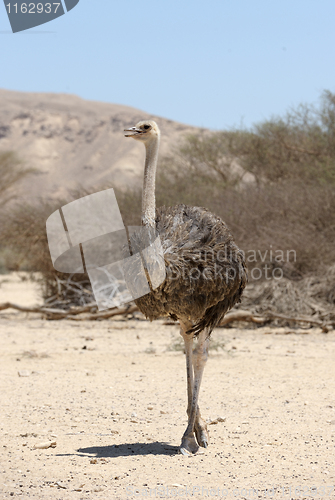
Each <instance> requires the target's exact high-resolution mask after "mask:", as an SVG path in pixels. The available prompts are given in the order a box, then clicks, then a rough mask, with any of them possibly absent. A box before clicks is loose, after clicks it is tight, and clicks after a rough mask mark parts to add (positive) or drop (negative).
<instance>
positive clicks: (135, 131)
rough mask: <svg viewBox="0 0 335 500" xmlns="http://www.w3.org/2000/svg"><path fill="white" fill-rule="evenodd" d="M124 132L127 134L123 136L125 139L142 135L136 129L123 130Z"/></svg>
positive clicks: (141, 132) (141, 131)
mask: <svg viewBox="0 0 335 500" xmlns="http://www.w3.org/2000/svg"><path fill="white" fill-rule="evenodd" d="M124 132H129V133H128V134H125V135H124V136H125V137H136V136H137V135H140V134H143V130H141V129H139V128H136V127H131V128H125V129H124Z"/></svg>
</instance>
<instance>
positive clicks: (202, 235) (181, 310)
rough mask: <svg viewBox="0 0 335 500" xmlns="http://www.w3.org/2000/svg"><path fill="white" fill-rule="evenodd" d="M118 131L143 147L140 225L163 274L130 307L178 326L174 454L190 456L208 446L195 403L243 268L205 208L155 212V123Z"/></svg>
mask: <svg viewBox="0 0 335 500" xmlns="http://www.w3.org/2000/svg"><path fill="white" fill-rule="evenodd" d="M124 132H125V137H131V138H132V139H135V140H136V141H139V142H141V143H143V144H144V146H145V150H146V156H145V166H144V181H143V192H142V215H141V225H142V226H144V227H145V228H147V229H148V230H154V231H155V233H156V234H158V236H159V238H160V242H161V246H162V251H163V257H164V265H165V272H166V274H165V279H164V281H163V282H162V283H161V284H160V285H159V286H158V287H157V288H156V289H152V288H151V289H150V292H149V293H146V295H143V296H142V297H139V298H137V299H136V300H135V303H136V305H137V307H138V308H139V310H140V311H141V312H142V313H143V314H144V316H145V317H146V318H148V319H150V320H151V321H152V320H155V319H158V318H160V317H164V316H169V317H171V318H172V319H173V320H174V321H177V320H178V321H179V325H180V334H181V336H182V338H183V340H184V345H185V349H184V351H185V355H186V375H187V415H188V422H187V427H186V430H185V432H184V434H183V436H182V439H181V445H180V447H179V451H180V453H182V454H183V455H187V456H190V455H194V454H195V453H197V452H198V451H199V449H200V448H199V447H203V448H207V446H208V444H209V434H208V430H207V425H206V422H205V420H204V419H203V418H202V417H201V414H200V409H199V405H198V399H199V391H200V385H201V380H202V375H203V371H204V367H205V364H206V361H207V358H208V348H209V340H210V335H211V333H212V331H213V329H214V328H215V327H216V326H218V325H219V324H220V322H221V320H222V318H223V317H224V315H225V314H226V312H227V311H228V310H229V309H231V308H232V307H233V306H234V304H236V303H238V302H240V301H241V295H242V292H243V290H244V288H245V286H246V284H247V281H248V273H247V267H246V263H245V258H244V253H243V251H242V250H240V249H239V248H238V246H237V245H236V243H235V242H234V240H233V237H232V234H231V232H230V230H229V229H228V227H227V225H226V224H225V223H224V222H223V220H222V219H221V218H220V217H218V216H217V215H214V214H212V213H211V212H210V211H209V210H208V209H206V208H203V207H193V206H187V205H184V204H179V205H176V206H174V207H165V206H163V207H160V208H157V209H156V201H155V178H156V168H157V161H158V154H159V144H160V136H161V134H160V130H159V127H158V125H157V123H156V122H155V121H153V120H143V121H140V122H138V123H137V124H136V125H135V126H134V127H131V128H127V129H124ZM194 339H197V345H196V347H195V348H194V349H193V342H194Z"/></svg>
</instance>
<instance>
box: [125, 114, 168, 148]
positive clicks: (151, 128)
mask: <svg viewBox="0 0 335 500" xmlns="http://www.w3.org/2000/svg"><path fill="white" fill-rule="evenodd" d="M124 131H125V132H127V134H125V137H132V138H133V139H136V140H137V141H142V142H144V143H146V142H149V141H152V140H153V139H156V140H157V139H159V136H160V131H159V128H158V125H157V123H156V122H154V121H153V120H143V121H141V122H138V123H137V124H136V125H135V127H131V128H127V129H125V130H124Z"/></svg>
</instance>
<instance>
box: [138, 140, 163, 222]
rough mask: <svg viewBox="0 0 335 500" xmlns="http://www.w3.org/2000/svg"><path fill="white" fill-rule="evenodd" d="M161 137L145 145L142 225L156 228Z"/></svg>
mask: <svg viewBox="0 0 335 500" xmlns="http://www.w3.org/2000/svg"><path fill="white" fill-rule="evenodd" d="M159 139H160V138H159V136H157V138H154V139H152V140H151V141H148V142H147V143H146V144H145V149H146V156H145V168H144V181H143V194H142V224H143V225H144V226H150V227H155V218H156V199H155V180H156V167H157V159H158V149H159Z"/></svg>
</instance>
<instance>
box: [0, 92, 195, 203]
mask: <svg viewBox="0 0 335 500" xmlns="http://www.w3.org/2000/svg"><path fill="white" fill-rule="evenodd" d="M142 119H154V120H156V121H157V123H158V124H159V127H160V129H161V131H162V144H161V154H165V153H167V152H168V151H169V150H170V149H171V148H172V147H173V146H174V145H175V144H176V143H178V141H179V140H180V139H181V138H182V137H183V136H184V135H185V134H187V133H192V132H195V131H197V130H199V129H196V128H193V127H190V126H187V125H183V124H180V123H177V122H174V121H171V120H167V119H165V118H161V117H157V116H153V115H149V114H148V113H145V112H143V111H140V110H137V109H134V108H130V107H127V106H121V105H118V104H110V103H103V102H95V101H86V100H84V99H81V98H80V97H77V96H74V95H67V94H44V93H28V92H13V91H8V90H1V89H0V151H8V150H10V151H15V152H16V153H17V155H18V156H19V158H20V159H21V160H23V161H24V163H25V164H26V165H27V166H29V167H34V168H36V169H37V170H38V171H39V173H38V174H34V175H32V176H30V177H29V178H27V179H26V180H25V181H23V183H22V184H21V185H20V187H19V188H20V196H21V197H23V198H25V199H27V200H29V201H33V200H34V199H37V198H38V197H46V198H50V197H51V198H53V197H59V196H65V195H66V193H67V191H68V190H69V189H75V188H77V187H78V185H82V186H84V187H92V186H101V185H103V184H104V183H106V182H109V183H111V184H112V185H113V186H117V187H124V186H130V187H132V186H140V185H141V184H142V175H143V161H144V148H143V145H141V144H139V143H137V142H135V141H133V140H130V139H126V138H124V137H123V129H124V128H126V127H129V126H133V125H135V124H136V123H137V122H138V121H139V120H142Z"/></svg>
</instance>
